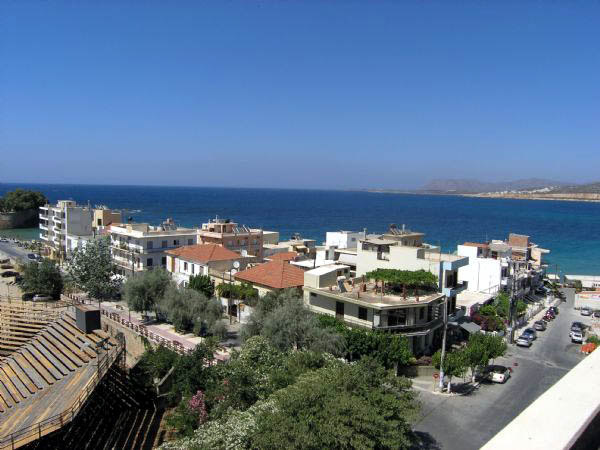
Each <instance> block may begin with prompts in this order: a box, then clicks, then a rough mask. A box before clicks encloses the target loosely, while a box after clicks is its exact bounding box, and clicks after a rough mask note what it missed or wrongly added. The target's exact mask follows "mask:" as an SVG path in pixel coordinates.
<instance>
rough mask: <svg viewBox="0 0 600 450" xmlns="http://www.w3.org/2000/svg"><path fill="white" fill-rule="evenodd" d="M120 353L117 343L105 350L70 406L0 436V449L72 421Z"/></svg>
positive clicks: (120, 349)
mask: <svg viewBox="0 0 600 450" xmlns="http://www.w3.org/2000/svg"><path fill="white" fill-rule="evenodd" d="M122 353H123V347H122V346H121V345H120V344H119V345H117V346H116V347H114V348H112V349H111V350H109V351H108V352H107V355H106V357H105V358H104V360H103V361H100V360H98V371H97V372H95V373H94V375H92V377H91V378H90V380H89V381H88V382H87V383H86V385H85V387H84V388H83V391H82V392H81V393H80V394H79V396H78V397H77V399H76V400H75V402H74V403H73V404H72V405H71V407H69V408H68V409H67V410H65V411H63V412H61V413H60V414H56V415H54V416H52V417H49V418H48V419H45V420H42V421H41V422H38V423H35V424H33V425H30V426H28V427H25V428H22V429H20V430H17V431H15V432H13V433H11V434H9V435H7V436H5V437H2V438H0V449H7V448H10V449H15V448H18V447H21V446H23V445H26V444H28V443H29V442H33V441H35V440H37V439H41V438H42V436H45V435H47V434H50V433H52V432H53V431H56V430H58V429H60V428H62V427H63V426H65V425H66V424H68V423H70V422H71V421H73V419H74V418H75V416H76V415H77V414H78V413H79V411H80V410H81V408H83V405H84V404H85V402H86V401H87V399H88V398H89V397H90V395H91V394H92V392H94V389H95V388H96V386H98V384H99V383H100V381H102V378H103V377H104V375H105V374H106V373H107V372H108V369H110V367H111V366H112V365H113V363H114V362H115V361H116V360H117V359H118V358H119V356H121V354H122ZM98 358H99V357H98Z"/></svg>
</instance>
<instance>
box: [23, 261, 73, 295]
mask: <svg viewBox="0 0 600 450" xmlns="http://www.w3.org/2000/svg"><path fill="white" fill-rule="evenodd" d="M20 284H21V288H22V289H23V290H24V291H26V292H31V293H35V294H41V295H49V296H51V297H52V298H54V299H55V300H57V299H59V298H60V294H61V293H62V290H63V278H62V275H61V273H60V269H59V268H58V267H57V266H56V264H55V263H54V262H53V261H50V260H48V259H44V260H42V262H41V263H39V264H38V263H36V262H32V263H29V264H27V265H26V266H25V270H24V272H23V280H22V281H21V283H20Z"/></svg>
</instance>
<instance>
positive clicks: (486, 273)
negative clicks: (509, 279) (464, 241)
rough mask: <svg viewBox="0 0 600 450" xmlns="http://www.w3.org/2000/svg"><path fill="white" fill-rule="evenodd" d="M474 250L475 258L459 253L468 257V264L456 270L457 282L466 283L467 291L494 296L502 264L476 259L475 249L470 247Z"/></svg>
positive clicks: (491, 260)
mask: <svg viewBox="0 0 600 450" xmlns="http://www.w3.org/2000/svg"><path fill="white" fill-rule="evenodd" d="M459 247H464V248H467V249H469V247H466V246H462V245H459ZM470 249H473V250H475V256H473V255H462V253H465V252H464V251H463V252H461V253H459V254H461V255H462V256H469V264H468V265H466V266H464V267H460V268H459V269H458V280H459V281H466V282H467V283H468V286H469V290H471V291H475V292H485V293H488V294H494V293H496V292H498V290H499V289H500V285H501V281H502V263H501V261H500V260H497V259H492V258H477V256H476V255H477V248H476V247H470Z"/></svg>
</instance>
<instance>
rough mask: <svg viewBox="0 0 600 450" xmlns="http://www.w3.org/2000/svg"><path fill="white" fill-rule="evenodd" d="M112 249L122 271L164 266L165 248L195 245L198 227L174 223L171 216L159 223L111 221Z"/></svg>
mask: <svg viewBox="0 0 600 450" xmlns="http://www.w3.org/2000/svg"><path fill="white" fill-rule="evenodd" d="M109 234H110V243H111V253H112V256H113V260H114V262H115V264H116V265H117V269H118V273H120V274H121V275H125V276H128V275H132V274H135V273H138V272H141V271H144V270H152V269H153V268H155V267H162V268H166V267H167V254H166V251H167V250H171V249H174V248H178V247H181V246H183V245H194V244H196V240H197V238H198V237H197V230H195V229H192V228H182V227H177V226H176V225H175V223H174V222H173V220H172V219H167V220H166V221H165V222H163V223H162V224H161V225H159V226H156V227H155V226H151V225H149V224H147V223H128V224H112V225H110V229H109Z"/></svg>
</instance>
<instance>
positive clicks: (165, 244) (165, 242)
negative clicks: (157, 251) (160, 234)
mask: <svg viewBox="0 0 600 450" xmlns="http://www.w3.org/2000/svg"><path fill="white" fill-rule="evenodd" d="M167 245H169V243H168V241H162V242H161V247H162V248H165V247H166V246H167Z"/></svg>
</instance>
